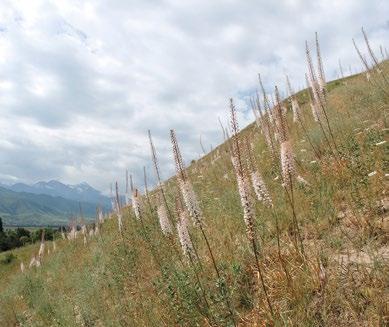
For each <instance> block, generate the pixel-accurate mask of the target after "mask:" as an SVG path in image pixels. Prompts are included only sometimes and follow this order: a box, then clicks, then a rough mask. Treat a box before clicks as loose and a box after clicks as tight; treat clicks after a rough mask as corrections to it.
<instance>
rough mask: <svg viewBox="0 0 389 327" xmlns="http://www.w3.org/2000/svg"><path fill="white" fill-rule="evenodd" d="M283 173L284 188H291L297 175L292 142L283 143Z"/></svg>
mask: <svg viewBox="0 0 389 327" xmlns="http://www.w3.org/2000/svg"><path fill="white" fill-rule="evenodd" d="M281 173H282V180H283V182H284V186H289V185H290V183H291V180H292V178H293V177H295V175H296V169H295V164H294V155H293V150H292V145H291V144H290V141H284V142H282V143H281Z"/></svg>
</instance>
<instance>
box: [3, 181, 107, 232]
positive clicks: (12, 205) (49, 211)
mask: <svg viewBox="0 0 389 327" xmlns="http://www.w3.org/2000/svg"><path fill="white" fill-rule="evenodd" d="M96 206H97V204H96V203H91V202H87V201H76V200H71V199H66V198H63V197H60V196H52V195H47V194H34V193H29V192H16V191H12V190H9V189H7V188H4V187H1V186H0V217H2V219H3V223H4V225H5V226H47V225H51V226H54V225H66V224H67V223H68V222H69V219H71V218H72V217H74V216H80V215H81V213H80V208H81V211H82V216H83V218H85V219H86V220H91V219H93V218H94V217H95V213H96ZM106 208H107V207H106V206H103V209H106Z"/></svg>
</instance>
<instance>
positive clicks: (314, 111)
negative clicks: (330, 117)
mask: <svg viewBox="0 0 389 327" xmlns="http://www.w3.org/2000/svg"><path fill="white" fill-rule="evenodd" d="M305 80H306V83H307V88H308V95H309V105H310V107H311V112H312V116H313V120H314V121H315V122H319V119H320V111H319V108H318V104H317V103H316V101H315V99H314V97H313V93H312V88H311V85H310V83H309V80H308V75H307V74H305Z"/></svg>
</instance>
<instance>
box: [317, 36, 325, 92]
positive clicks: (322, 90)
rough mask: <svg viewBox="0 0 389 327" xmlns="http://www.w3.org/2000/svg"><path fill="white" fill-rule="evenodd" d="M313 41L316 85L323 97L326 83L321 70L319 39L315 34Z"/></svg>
mask: <svg viewBox="0 0 389 327" xmlns="http://www.w3.org/2000/svg"><path fill="white" fill-rule="evenodd" d="M315 41H316V55H317V70H318V75H319V76H318V77H319V78H318V83H319V86H320V89H321V93H322V94H323V95H325V94H326V91H327V83H326V78H325V75H324V69H323V61H322V59H321V54H320V44H319V38H318V35H317V32H316V33H315Z"/></svg>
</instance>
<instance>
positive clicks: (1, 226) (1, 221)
mask: <svg viewBox="0 0 389 327" xmlns="http://www.w3.org/2000/svg"><path fill="white" fill-rule="evenodd" d="M0 233H1V234H2V233H4V229H3V220H2V219H1V217H0Z"/></svg>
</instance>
